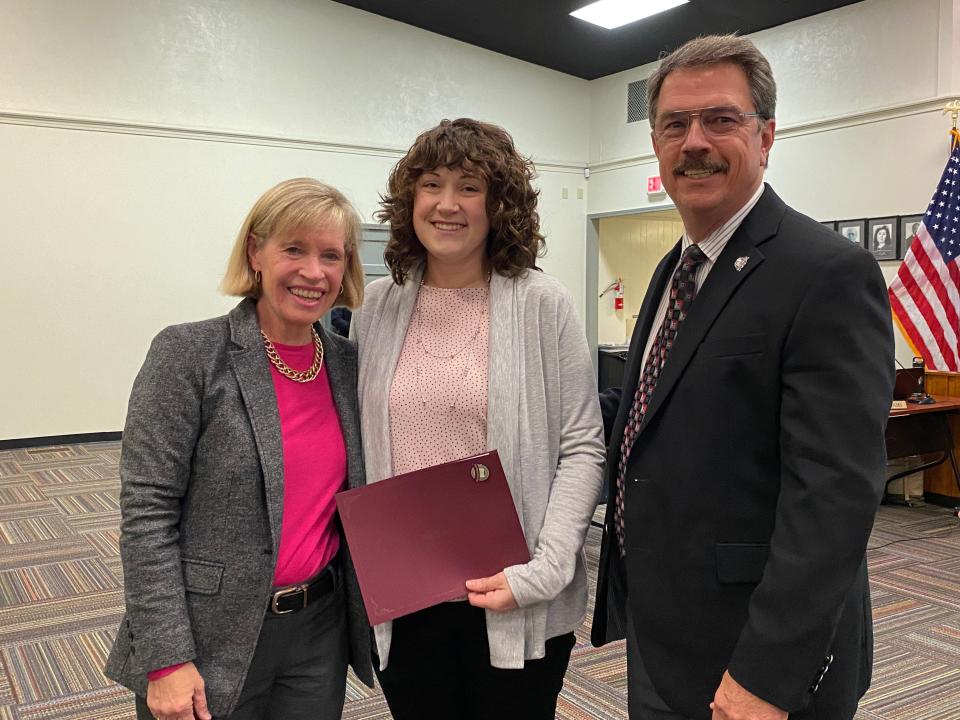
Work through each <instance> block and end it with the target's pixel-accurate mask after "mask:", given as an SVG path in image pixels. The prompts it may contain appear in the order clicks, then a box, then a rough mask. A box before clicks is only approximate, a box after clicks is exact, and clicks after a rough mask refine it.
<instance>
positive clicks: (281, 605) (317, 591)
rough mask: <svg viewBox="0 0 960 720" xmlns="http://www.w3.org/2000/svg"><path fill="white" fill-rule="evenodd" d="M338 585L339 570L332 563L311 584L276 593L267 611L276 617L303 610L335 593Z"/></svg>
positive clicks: (271, 598) (303, 584)
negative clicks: (334, 590)
mask: <svg viewBox="0 0 960 720" xmlns="http://www.w3.org/2000/svg"><path fill="white" fill-rule="evenodd" d="M336 584H337V570H336V568H335V567H334V564H333V562H331V563H330V564H328V565H327V566H326V567H325V568H324V569H323V570H321V571H320V574H319V575H317V577H315V578H314V579H313V580H311V581H310V582H306V583H302V584H300V585H291V586H290V587H285V588H280V589H279V590H276V591H274V593H273V594H272V595H271V596H270V602H269V603H268V604H267V611H268V612H270V613H273V614H274V615H286V614H287V613H292V612H296V611H297V610H303V608H305V607H307V605H309V604H310V603H312V602H314V601H315V600H319V599H320V598H322V597H325V596H327V595H329V594H330V593H331V592H333V589H334V588H335V587H336Z"/></svg>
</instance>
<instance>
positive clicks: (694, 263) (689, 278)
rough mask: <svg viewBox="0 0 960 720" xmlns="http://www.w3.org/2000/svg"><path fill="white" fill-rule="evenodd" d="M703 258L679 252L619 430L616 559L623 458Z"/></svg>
mask: <svg viewBox="0 0 960 720" xmlns="http://www.w3.org/2000/svg"><path fill="white" fill-rule="evenodd" d="M706 259H707V256H706V255H704V254H703V251H702V250H701V249H700V248H699V247H697V245H696V244H693V245H690V246H689V247H688V248H687V249H686V250H684V252H683V257H681V258H680V264H679V265H678V266H677V269H676V271H674V273H673V280H672V281H671V282H670V300H669V302H668V304H667V313H666V315H664V317H663V323H662V324H661V325H660V329H659V330H657V336H656V338H654V341H653V345H652V346H651V347H650V354H649V355H648V356H647V361H646V362H645V363H644V365H643V372H642V373H641V375H640V379H639V381H638V382H637V391H636V392H635V393H634V395H633V406H632V407H631V408H630V414H629V415H628V416H627V425H626V427H625V428H624V430H623V442H621V443H620V464H619V467H618V470H617V496H616V498H615V500H614V503H615V504H614V506H613V524H614V529H615V530H616V534H617V544H618V545H619V547H620V557H625V556H626V552H627V551H626V546H625V544H624V532H623V512H624V504H623V495H624V484H625V483H624V478H625V475H626V472H627V458H629V457H630V450H631V449H632V448H633V441H634V440H635V439H636V437H637V432H638V431H639V429H640V425H641V423H642V422H643V417H644V415H645V414H646V412H647V405H648V404H649V402H650V398H651V397H652V396H653V389H654V387H656V385H657V378H659V377H660V373H661V372H662V371H663V366H664V365H665V364H666V362H667V355H669V354H670V349H671V348H672V347H673V343H674V340H676V337H677V330H678V329H679V328H680V323H682V322H683V319H684V318H685V317H686V316H687V311H688V310H689V308H690V303H692V302H693V298H694V297H696V294H697V278H696V276H697V267H699V266H700V264H701V263H703V262H704V261H705V260H706Z"/></svg>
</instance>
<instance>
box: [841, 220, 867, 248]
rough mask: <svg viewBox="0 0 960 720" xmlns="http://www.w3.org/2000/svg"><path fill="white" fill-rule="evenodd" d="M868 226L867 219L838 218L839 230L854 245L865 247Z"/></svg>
mask: <svg viewBox="0 0 960 720" xmlns="http://www.w3.org/2000/svg"><path fill="white" fill-rule="evenodd" d="M866 226H867V221H866V220H838V221H837V232H838V233H840V234H841V235H842V236H843V237H845V238H846V239H847V240H849V241H850V242H852V243H853V244H854V245H859V246H860V247H863V238H864V235H865V232H864V231H865V229H866Z"/></svg>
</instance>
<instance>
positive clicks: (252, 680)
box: [136, 579, 349, 720]
mask: <svg viewBox="0 0 960 720" xmlns="http://www.w3.org/2000/svg"><path fill="white" fill-rule="evenodd" d="M341 582H342V581H341V580H339V579H338V581H337V587H336V589H335V590H333V591H332V592H330V593H329V594H328V595H327V596H325V597H322V598H319V599H318V600H316V601H314V602H311V603H310V604H309V605H308V606H307V607H305V608H303V609H302V610H298V611H297V612H293V613H290V614H289V615H274V614H272V613H267V615H266V618H265V619H264V621H263V627H262V629H261V630H260V637H259V639H258V640H257V649H256V651H255V652H254V654H253V660H252V661H251V663H250V669H249V670H248V671H247V679H246V680H245V682H244V684H243V690H242V691H241V693H240V699H239V700H238V702H237V706H236V708H234V711H233V712H232V713H230V716H229V720H340V716H341V713H342V711H343V702H344V696H345V693H346V682H347V654H348V652H349V651H348V642H349V641H348V639H347V620H346V609H345V605H344V597H343V587H342V585H341ZM136 705H137V720H152V718H153V714H152V713H151V712H150V709H149V708H148V707H147V703H146V701H145V700H144V699H143V698H141V697H139V696H138V697H137V698H136ZM222 717H223V716H217V715H215V716H214V720H221V718H222Z"/></svg>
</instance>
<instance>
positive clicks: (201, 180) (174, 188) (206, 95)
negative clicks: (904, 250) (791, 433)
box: [0, 0, 960, 439]
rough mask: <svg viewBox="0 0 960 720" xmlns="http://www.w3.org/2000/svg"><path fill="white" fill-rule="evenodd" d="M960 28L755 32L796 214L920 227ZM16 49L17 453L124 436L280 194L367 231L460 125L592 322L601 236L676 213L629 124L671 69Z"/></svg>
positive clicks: (828, 19) (377, 32)
mask: <svg viewBox="0 0 960 720" xmlns="http://www.w3.org/2000/svg"><path fill="white" fill-rule="evenodd" d="M958 22H960V0H866V1H865V2H861V3H857V4H855V5H852V6H849V7H846V8H841V9H839V10H835V11H832V12H829V13H824V14H822V15H819V16H816V17H813V18H808V19H806V20H801V21H798V22H795V23H790V24H788V25H786V26H782V27H780V28H774V29H771V30H767V31H763V32H761V33H757V34H756V35H754V36H753V37H754V39H755V40H756V42H757V44H758V45H759V46H760V48H761V49H762V50H763V51H764V52H765V53H766V54H767V55H768V57H770V59H771V62H772V64H773V67H774V71H775V73H776V76H777V80H778V82H779V86H780V107H779V112H778V123H779V126H778V140H777V144H776V145H775V147H774V151H773V156H772V162H773V164H772V166H771V168H770V171H769V174H768V179H769V180H770V182H771V183H772V184H773V185H774V186H775V187H776V189H777V191H778V192H779V193H780V194H781V195H782V196H783V197H784V198H785V199H786V200H787V201H788V202H790V203H791V204H793V205H794V206H796V207H797V208H799V209H800V210H802V211H804V212H807V213H808V214H810V215H812V216H814V217H817V218H819V219H830V220H833V219H842V218H851V217H867V216H871V215H872V216H876V215H883V214H898V213H912V212H916V211H917V210H919V209H922V208H923V207H924V206H925V204H926V202H927V201H928V199H929V197H930V194H931V193H932V191H933V186H934V183H935V182H936V180H937V178H938V176H939V174H940V171H941V169H942V166H943V163H944V161H945V148H946V144H945V143H946V139H945V131H946V121H945V120H944V119H943V118H942V117H941V115H940V110H939V108H940V106H941V105H942V103H943V101H944V100H945V99H946V98H947V97H948V96H950V95H951V94H954V95H955V94H958V93H960V27H958ZM0 47H3V48H4V62H3V63H0V157H2V158H3V167H4V172H3V173H0V214H2V217H3V220H4V222H3V225H2V227H3V230H4V232H3V235H2V238H0V260H2V261H3V267H4V269H5V271H6V272H5V275H4V279H3V282H0V306H2V308H3V310H4V313H3V316H2V317H3V319H2V321H0V337H3V338H4V340H5V341H6V343H7V345H6V346H5V350H6V352H4V353H2V354H0V403H2V409H3V412H2V413H0V439H4V438H19V437H31V436H44V435H60V434H71V433H83V432H101V431H107V430H116V429H119V428H120V427H121V426H122V423H123V417H124V413H125V406H126V399H127V394H128V392H129V387H130V383H131V381H132V378H133V376H134V374H135V372H136V370H137V368H138V367H139V364H140V362H141V361H142V358H143V355H144V353H145V351H146V348H147V345H148V343H149V340H150V338H151V337H152V336H153V335H154V334H155V333H156V332H157V331H158V330H159V329H160V328H161V327H163V326H164V325H166V324H169V323H172V322H181V321H185V320H192V319H197V318H202V317H208V316H211V315H215V314H219V313H221V312H223V311H224V310H225V309H227V308H228V307H230V305H231V304H232V302H233V301H232V300H229V299H225V298H222V297H220V296H219V295H218V294H217V292H216V285H217V282H218V280H219V277H220V274H221V272H222V269H223V264H224V261H225V257H226V254H227V250H228V248H229V246H230V244H231V242H232V240H233V235H234V233H235V231H236V228H237V227H238V226H239V224H240V222H241V220H242V218H243V216H244V214H245V213H246V210H247V209H248V208H249V206H250V204H251V203H252V202H253V200H254V199H255V198H256V196H257V195H258V194H259V193H260V192H261V191H262V190H264V189H265V188H266V187H268V186H269V185H271V184H273V183H274V182H276V181H278V180H281V179H283V178H286V177H291V176H295V175H313V176H316V177H319V178H322V179H324V180H326V181H328V182H331V183H333V184H335V185H337V186H338V187H340V188H341V189H343V190H344V191H345V192H346V193H347V194H348V196H349V197H351V198H352V199H353V200H354V202H355V203H356V204H357V206H358V208H359V209H360V211H361V214H362V215H363V216H364V219H365V220H368V221H369V220H370V219H371V215H372V212H373V211H374V210H375V209H376V202H377V193H378V192H379V191H381V190H382V188H383V185H384V181H385V178H386V174H387V172H388V171H389V169H390V167H392V165H393V164H394V162H395V161H396V160H397V158H398V157H399V156H400V154H401V153H402V151H403V149H404V148H406V147H407V146H408V145H409V144H410V142H411V141H412V140H413V139H414V137H415V136H416V135H417V134H418V133H419V132H420V131H422V130H423V129H425V128H428V127H431V126H433V125H434V124H436V122H437V121H438V120H439V119H440V118H442V117H457V116H462V115H466V116H473V117H478V118H482V119H487V120H490V121H493V122H496V123H499V124H501V125H503V126H504V127H506V128H507V129H509V130H510V131H511V133H512V134H513V135H514V137H515V139H516V141H517V144H518V146H519V147H520V149H521V150H522V151H523V152H525V153H527V154H530V155H532V156H533V158H534V160H535V162H536V163H537V167H538V170H539V172H540V179H539V180H538V184H539V187H540V188H541V192H542V195H541V204H540V212H541V216H542V220H543V226H544V228H545V229H546V231H547V234H548V247H549V252H548V255H547V257H546V258H545V259H544V260H543V262H542V263H541V264H542V266H543V267H544V268H545V269H546V270H547V271H549V272H552V273H554V274H555V275H557V276H559V277H560V279H561V280H562V281H563V282H564V283H565V284H566V285H567V286H568V287H569V288H570V289H571V291H572V292H573V294H574V297H575V299H576V301H577V303H578V306H579V307H580V308H581V310H584V309H587V308H589V309H591V310H592V309H593V308H594V307H595V300H594V299H593V298H589V299H588V298H586V296H585V295H586V286H587V284H586V281H585V277H584V266H585V263H584V257H585V252H586V248H585V242H586V236H585V225H586V223H585V217H586V213H590V214H593V215H603V214H612V213H623V212H626V211H630V210H635V209H652V208H656V207H659V206H669V205H670V201H669V199H663V200H659V201H658V202H655V203H651V202H648V201H647V199H646V197H645V192H644V189H645V183H646V177H647V175H649V174H655V173H656V172H657V166H656V161H655V158H654V157H653V154H652V150H651V147H650V142H649V138H648V129H647V127H646V126H645V125H644V124H643V123H639V124H634V125H629V126H628V125H627V124H626V123H625V122H624V118H625V112H626V110H625V94H626V83H627V82H628V81H630V80H634V79H639V78H642V77H646V76H647V75H648V74H649V72H650V70H651V67H650V66H645V67H641V68H635V69H633V70H629V71H626V72H623V73H618V74H617V75H614V76H610V77H608V78H601V79H599V80H596V81H593V82H591V83H587V82H586V81H583V80H579V79H576V78H572V77H570V76H566V75H563V74H560V73H556V72H553V71H550V70H545V69H543V68H539V67H536V66H533V65H530V64H527V63H523V62H520V61H517V60H513V59H510V58H506V57H504V56H501V55H497V54H495V53H490V52H487V51H483V50H480V49H477V48H474V47H472V46H468V45H465V44H463V43H459V42H456V41H453V40H449V39H447V38H443V37H440V36H437V35H433V34H431V33H427V32H425V31H421V30H418V29H415V28H412V27H409V26H405V25H402V24H400V23H396V22H393V21H390V20H386V19H383V18H380V17H377V16H374V15H370V14H367V13H364V12H361V11H357V10H354V9H352V8H348V7H345V6H342V5H338V4H335V3H332V2H328V1H326V0H198V1H195V2H161V3H148V2H137V3H131V2H129V0H88V1H87V2H84V3H64V2H62V1H60V0H34V1H33V2H30V3H23V2H19V1H18V0H0ZM588 163H589V165H590V167H591V170H592V176H591V179H590V180H589V182H587V181H585V180H584V179H583V176H582V173H581V169H582V168H583V167H584V166H585V165H587V164H588ZM565 191H566V195H567V197H566V198H564V192H565ZM578 191H581V192H582V193H583V194H584V196H585V197H584V198H579V197H578ZM894 268H895V264H892V263H891V264H889V267H885V271H886V272H887V273H888V274H890V273H892V272H893V269H894ZM592 281H593V280H592V279H591V282H592ZM898 352H899V355H900V356H901V357H902V358H904V357H906V356H907V355H908V354H909V353H907V352H906V351H905V350H904V347H903V346H901V347H900V349H899V351H898Z"/></svg>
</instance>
